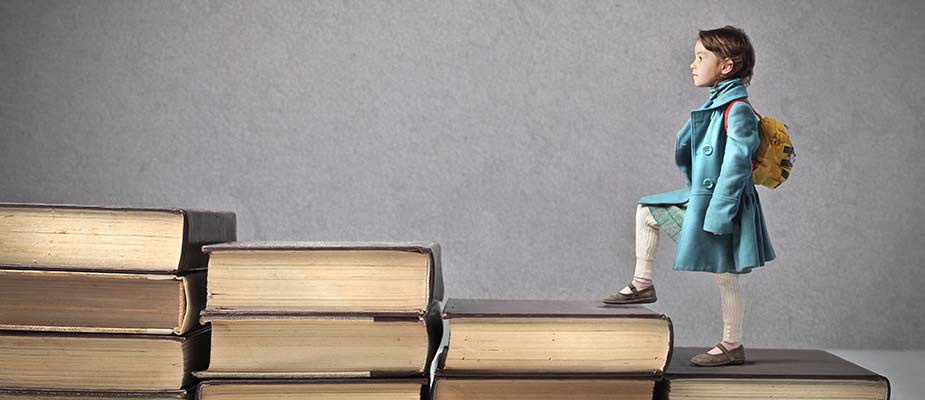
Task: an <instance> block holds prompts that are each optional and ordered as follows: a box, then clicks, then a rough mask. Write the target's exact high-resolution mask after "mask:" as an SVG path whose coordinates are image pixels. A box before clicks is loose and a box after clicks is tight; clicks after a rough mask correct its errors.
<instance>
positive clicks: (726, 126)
mask: <svg viewBox="0 0 925 400" xmlns="http://www.w3.org/2000/svg"><path fill="white" fill-rule="evenodd" d="M740 101H742V102H745V103H747V104H748V105H749V106H751V105H752V103H749V102H748V100H745V99H735V100H733V101H730V102H729V105H728V106H726V111H724V112H723V130H726V131H728V130H729V110H731V109H732V105H733V104H735V103H738V102H740ZM752 112H753V113H755V115H757V116H758V119H761V114H758V112H757V111H755V107H752Z"/></svg>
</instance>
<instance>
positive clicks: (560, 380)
mask: <svg viewBox="0 0 925 400" xmlns="http://www.w3.org/2000/svg"><path fill="white" fill-rule="evenodd" d="M654 387H655V380H653V379H652V376H633V375H623V376H620V375H615V376H611V377H603V376H595V377H588V376H585V377H582V376H572V377H567V376H559V377H556V376H549V375H543V376H529V375H526V374H525V375H524V376H522V377H519V378H514V377H510V376H504V377H491V376H483V377H474V376H465V377H463V376H450V377H447V376H444V375H442V372H441V371H440V370H438V372H437V376H436V377H435V380H434V386H433V398H434V399H437V400H612V399H617V398H618V399H620V400H652V396H653V391H654Z"/></svg>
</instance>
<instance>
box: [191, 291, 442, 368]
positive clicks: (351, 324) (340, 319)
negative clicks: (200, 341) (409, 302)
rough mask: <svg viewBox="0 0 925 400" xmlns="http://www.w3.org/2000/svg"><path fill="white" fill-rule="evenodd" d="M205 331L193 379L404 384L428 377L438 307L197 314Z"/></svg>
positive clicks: (436, 338) (437, 334)
mask: <svg viewBox="0 0 925 400" xmlns="http://www.w3.org/2000/svg"><path fill="white" fill-rule="evenodd" d="M202 323H204V324H205V323H210V324H211V326H212V346H211V351H212V353H211V357H210V363H209V368H208V370H206V371H199V372H196V373H195V374H196V376H198V377H200V378H317V377H408V376H420V375H423V374H424V373H426V372H427V371H429V370H430V367H431V363H432V362H433V359H434V355H435V354H436V352H437V348H438V346H439V344H440V342H441V340H442V339H443V324H442V321H441V320H440V304H439V303H438V302H433V303H431V306H430V307H429V308H428V310H427V311H426V312H425V313H424V314H423V315H422V314H419V313H417V312H412V313H391V314H368V313H354V314H346V313H341V312H338V313H314V312H313V313H306V312H274V313H267V312H247V311H227V312H213V311H203V313H202Z"/></svg>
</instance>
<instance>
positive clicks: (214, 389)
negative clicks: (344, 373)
mask: <svg viewBox="0 0 925 400" xmlns="http://www.w3.org/2000/svg"><path fill="white" fill-rule="evenodd" d="M197 393H198V394H197V399H198V400H264V399H286V400H345V399H358V400H421V399H422V398H426V396H427V393H428V382H427V378H425V377H418V378H406V379H387V378H381V379H312V380H305V379H302V380H300V379H289V380H272V379H271V380H235V379H228V380H210V381H203V382H202V383H200V384H199V390H198V391H197Z"/></svg>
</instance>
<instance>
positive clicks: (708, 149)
mask: <svg viewBox="0 0 925 400" xmlns="http://www.w3.org/2000/svg"><path fill="white" fill-rule="evenodd" d="M703 154H706V155H710V154H713V146H710V145H704V146H703Z"/></svg>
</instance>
